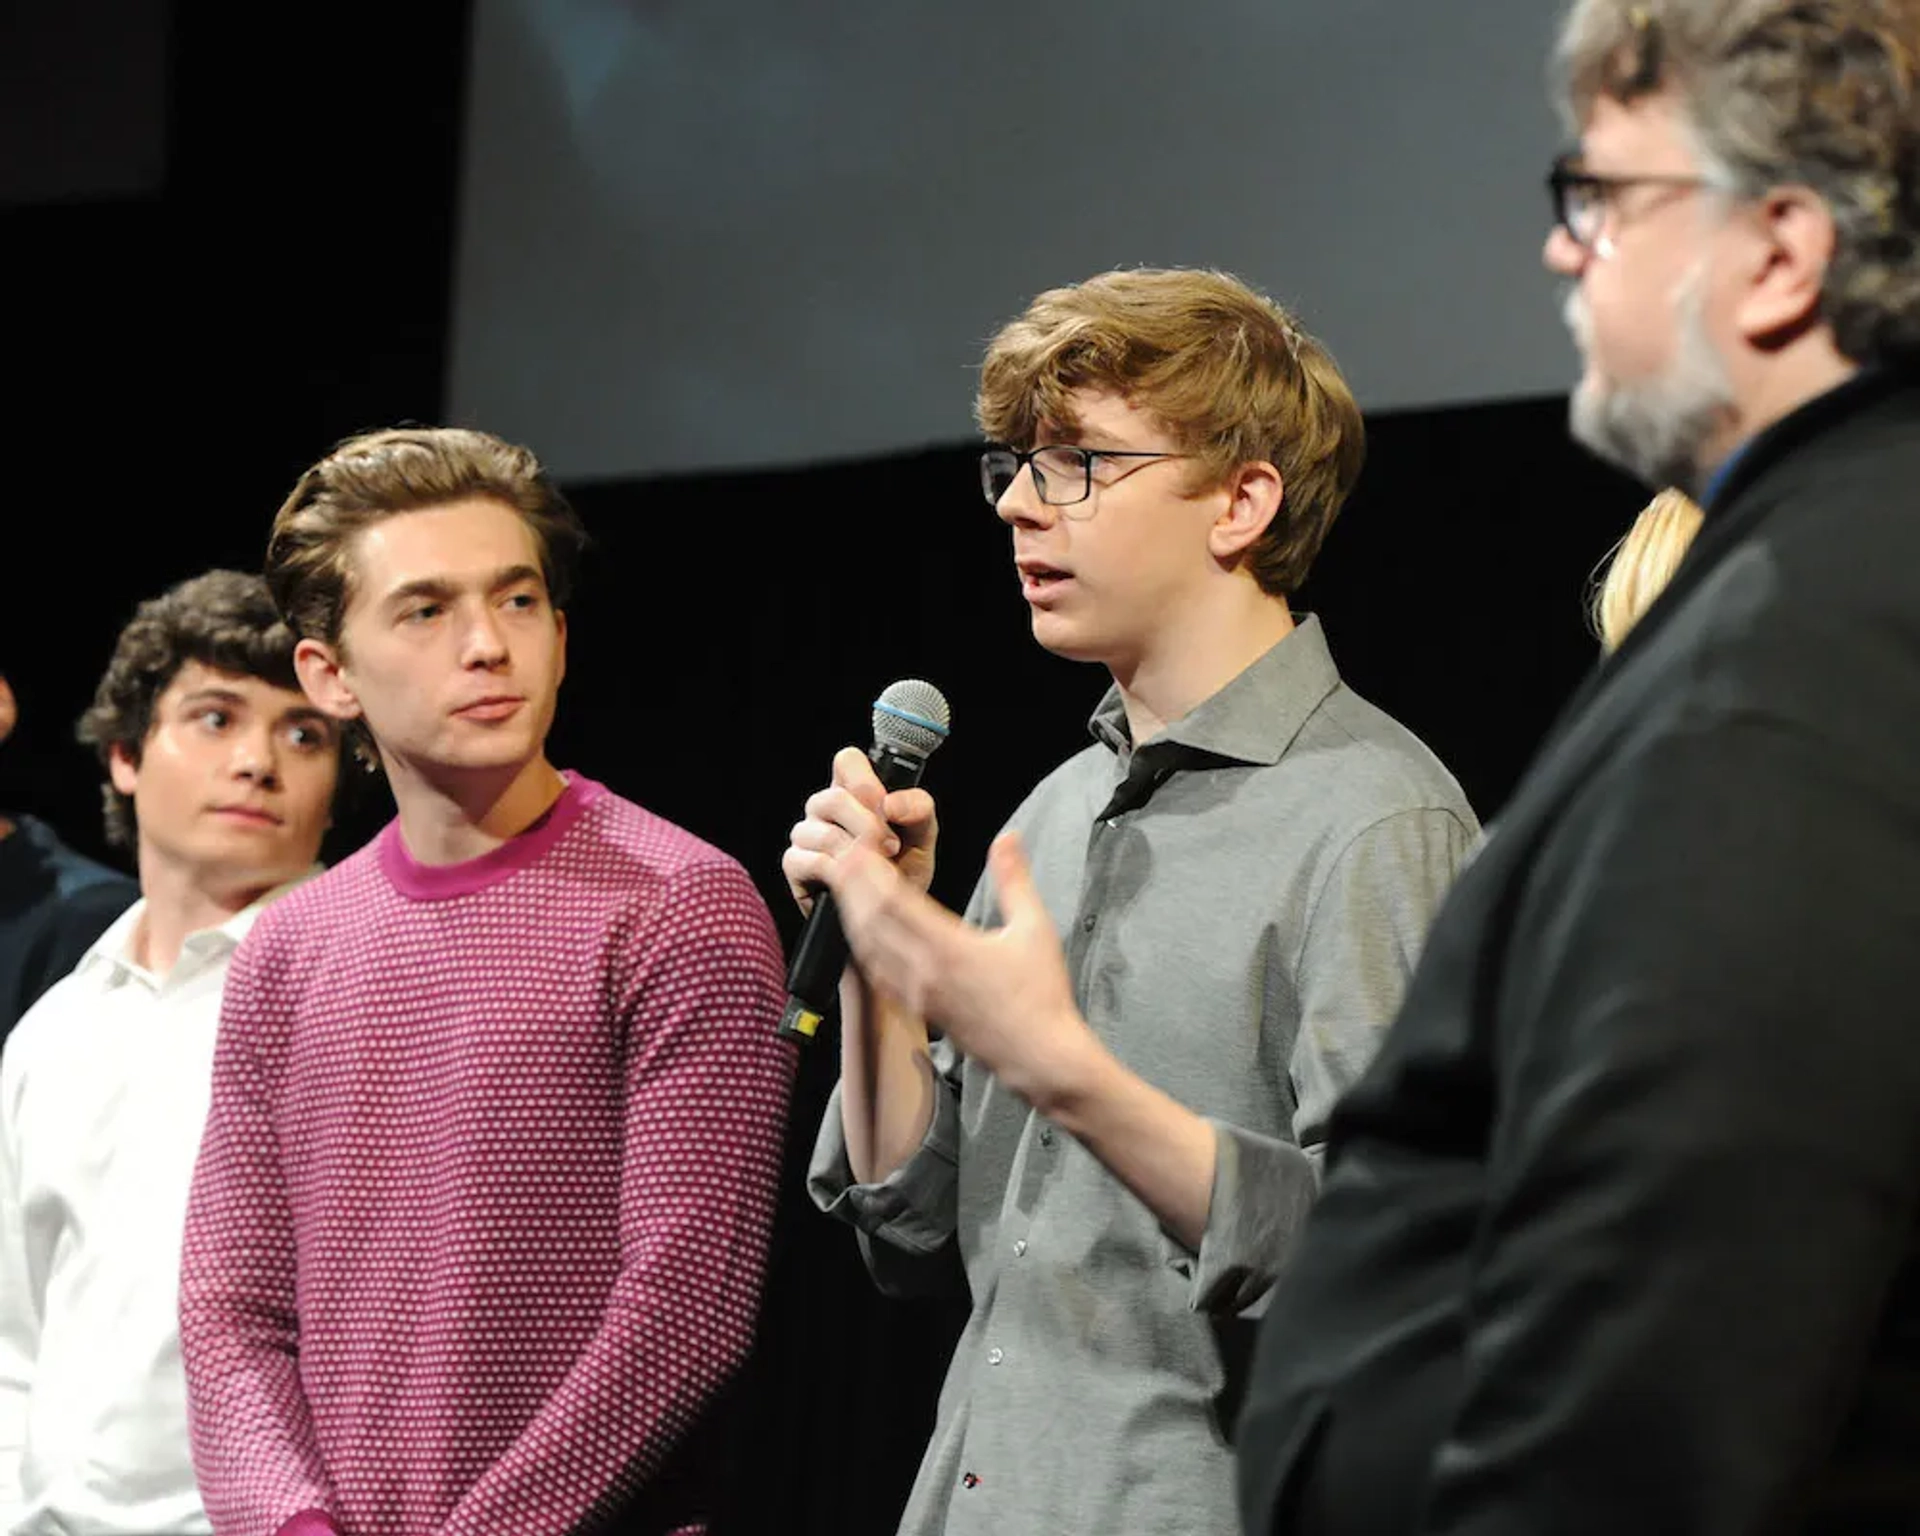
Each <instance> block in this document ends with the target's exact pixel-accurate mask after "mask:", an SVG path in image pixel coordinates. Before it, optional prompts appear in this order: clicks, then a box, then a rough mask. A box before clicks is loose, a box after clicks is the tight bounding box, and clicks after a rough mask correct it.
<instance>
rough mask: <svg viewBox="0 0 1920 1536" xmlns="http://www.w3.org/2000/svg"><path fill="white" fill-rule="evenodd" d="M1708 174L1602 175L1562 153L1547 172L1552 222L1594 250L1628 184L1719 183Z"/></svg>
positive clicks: (1702, 185) (1681, 185) (1690, 185)
mask: <svg viewBox="0 0 1920 1536" xmlns="http://www.w3.org/2000/svg"><path fill="white" fill-rule="evenodd" d="M1718 185H1719V183H1718V182H1716V181H1714V180H1713V179H1712V178H1711V177H1708V176H1600V175H1596V174H1595V173H1594V172H1592V171H1584V170H1581V169H1580V167H1579V164H1578V157H1576V156H1574V155H1570V154H1569V155H1561V156H1560V157H1559V158H1558V159H1557V160H1555V161H1554V162H1553V169H1552V170H1551V171H1550V172H1548V173H1547V193H1548V195H1549V196H1550V197H1551V198H1552V199H1553V222H1554V223H1556V224H1558V225H1559V226H1560V227H1561V228H1562V229H1564V230H1565V231H1566V232H1567V233H1568V234H1569V235H1571V236H1572V237H1573V240H1574V243H1575V244H1576V245H1578V246H1580V247H1581V248H1582V249H1584V250H1589V251H1590V250H1592V249H1593V248H1594V245H1595V243H1596V242H1597V241H1598V240H1599V238H1600V232H1601V230H1602V229H1604V228H1605V227H1606V222H1607V210H1608V208H1609V207H1611V206H1612V203H1613V197H1614V194H1615V193H1617V192H1619V191H1620V190H1621V189H1622V188H1625V187H1640V186H1646V187H1717V186H1718Z"/></svg>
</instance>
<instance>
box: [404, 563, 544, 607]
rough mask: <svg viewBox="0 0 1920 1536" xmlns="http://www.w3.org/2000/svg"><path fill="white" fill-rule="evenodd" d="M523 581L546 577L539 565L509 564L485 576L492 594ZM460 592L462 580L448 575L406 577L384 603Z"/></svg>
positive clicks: (443, 598)
mask: <svg viewBox="0 0 1920 1536" xmlns="http://www.w3.org/2000/svg"><path fill="white" fill-rule="evenodd" d="M523 581H538V582H541V583H542V584H543V585H544V583H545V578H544V577H543V576H542V575H541V574H540V567H539V566H537V565H506V566H502V567H501V568H500V569H499V570H497V571H495V572H494V573H493V574H492V575H491V576H489V577H487V578H486V583H485V586H486V591H487V592H488V593H489V594H491V593H494V592H501V591H504V590H505V589H506V588H508V587H517V586H518V585H520V583H521V582H523ZM459 595H460V584H459V583H458V582H455V581H451V580H449V579H448V578H447V577H445V576H422V577H420V578H419V579H418V580H416V581H403V582H401V583H400V585H399V586H397V587H395V588H394V589H393V590H392V591H391V592H389V593H388V594H387V595H386V596H385V597H384V598H382V599H381V606H382V607H385V608H397V607H399V606H400V605H401V604H402V603H407V602H411V601H412V600H414V599H415V598H428V599H430V600H432V601H434V602H445V601H446V600H447V599H449V598H453V597H458V596H459Z"/></svg>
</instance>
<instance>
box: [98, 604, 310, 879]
mask: <svg viewBox="0 0 1920 1536" xmlns="http://www.w3.org/2000/svg"><path fill="white" fill-rule="evenodd" d="M293 643H294V635H293V631H292V630H291V629H289V628H288V627H287V624H286V622H285V621H284V620H283V619H282V618H281V617H280V614H279V611H278V610H277V609H276V608H275V607H274V604H273V597H272V594H271V593H269V592H268V591H267V584H266V582H264V581H263V580H261V579H260V577H258V576H248V575H244V574H242V573H241V572H239V571H208V572H207V573H206V574H205V575H202V576H194V577H190V578H189V579H188V580H186V581H183V582H180V583H179V584H177V585H175V586H172V587H169V588H168V589H167V590H166V591H165V592H163V593H162V594H161V595H160V596H158V597H155V598H150V599H149V600H148V601H146V602H144V603H142V604H141V605H140V606H139V607H138V608H137V609H135V610H134V615H133V619H132V621H131V622H130V623H128V625H127V627H126V628H125V629H123V630H121V631H120V638H119V640H118V641H117V642H115V644H114V648H113V659H112V660H111V661H109V662H108V663H107V670H106V674H105V675H104V676H103V677H102V678H101V679H100V686H99V687H98V688H96V689H95V690H94V694H93V705H92V707H91V708H90V709H88V710H87V712H86V713H85V714H84V715H82V716H81V717H80V723H79V726H78V727H77V730H76V734H77V735H78V736H79V738H80V740H81V741H82V742H83V743H84V744H85V745H87V746H90V747H92V748H93V749H94V750H95V751H96V752H97V753H98V754H99V756H100V762H101V764H102V765H103V766H105V765H106V764H107V763H108V762H109V761H110V760H111V758H112V755H113V749H114V748H115V747H119V748H120V749H121V751H123V752H124V753H126V755H127V757H128V759H129V760H130V761H132V762H134V763H136V764H137V763H139V761H140V755H141V752H142V750H143V749H144V748H145V746H146V741H147V733H148V731H150V730H151V729H152V727H153V708H154V704H155V702H156V701H157V700H158V699H159V697H160V695H161V694H163V693H165V692H166V690H167V685H168V684H169V683H171V682H172V681H173V679H174V677H175V676H176V674H178V672H179V671H180V669H181V667H183V666H185V665H186V664H187V663H188V662H190V661H197V662H199V663H200V664H201V665H202V666H208V667H217V668H219V669H220V670H221V671H222V672H234V673H238V674H240V675H241V676H244V677H257V678H259V679H260V680H261V681H262V682H267V683H271V684H273V686H274V687H276V688H288V689H291V690H293V691H294V692H296V693H298V692H299V691H300V680H299V678H297V677H296V676H295V675H294V670H293ZM105 793H106V823H107V841H108V842H110V843H115V844H118V845H120V846H122V847H128V848H131V847H133V846H134V844H135V842H136V840H137V838H136V830H137V829H136V824H135V821H134V814H133V801H132V799H131V798H130V797H129V796H127V795H123V794H122V793H120V791H119V790H117V789H115V788H114V787H113V783H112V781H111V780H109V781H108V783H107V785H106V791H105Z"/></svg>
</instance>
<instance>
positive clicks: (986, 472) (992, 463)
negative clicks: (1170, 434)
mask: <svg viewBox="0 0 1920 1536" xmlns="http://www.w3.org/2000/svg"><path fill="white" fill-rule="evenodd" d="M1191 457H1192V455H1191V454H1186V453H1162V452H1160V451H1158V450H1156V449H1151V448H1145V449H1141V448H1076V447H1073V446H1071V445H1069V444H1066V443H1048V444H1045V445H1044V446H1042V447H1039V448H1030V449H1028V450H1027V451H1026V452H1024V453H1023V452H1021V451H1020V450H1019V449H1018V448H1006V447H1002V446H999V445H995V446H994V447H991V448H988V449H987V450H986V451H985V452H984V453H982V454H981V455H980V491H981V494H982V495H984V496H985V497H986V498H987V505H988V506H990V507H998V506H999V505H1000V498H1001V497H1002V496H1004V495H1006V494H1007V491H1008V490H1009V489H1010V488H1011V487H1012V485H1013V482H1014V481H1015V480H1017V479H1019V477H1020V467H1021V465H1023V464H1024V465H1025V466H1026V467H1027V468H1028V469H1030V470H1031V471H1032V472H1033V488H1034V491H1035V492H1036V493H1037V494H1038V495H1039V497H1040V499H1041V500H1042V501H1044V502H1045V503H1046V504H1047V505H1048V506H1050V507H1070V506H1072V505H1074V504H1075V503H1076V502H1081V501H1085V500H1086V499H1087V498H1088V497H1089V496H1091V495H1092V494H1093V461H1094V460H1095V459H1186V458H1191ZM1135 468H1138V469H1145V468H1146V465H1144V464H1140V465H1136V466H1135ZM1132 473H1133V471H1132V470H1128V471H1127V474H1132ZM1124 479H1126V475H1118V476H1116V477H1115V478H1114V480H1112V481H1108V482H1106V483H1108V484H1116V483H1118V481H1120V480H1124Z"/></svg>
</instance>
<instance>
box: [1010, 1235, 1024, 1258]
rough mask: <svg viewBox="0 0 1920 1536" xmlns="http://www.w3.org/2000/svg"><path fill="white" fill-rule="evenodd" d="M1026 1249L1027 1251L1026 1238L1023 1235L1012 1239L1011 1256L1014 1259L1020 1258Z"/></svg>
mask: <svg viewBox="0 0 1920 1536" xmlns="http://www.w3.org/2000/svg"><path fill="white" fill-rule="evenodd" d="M1026 1251H1027V1240H1026V1239H1025V1238H1024V1237H1016V1238H1015V1239H1014V1240H1013V1256H1014V1257H1015V1258H1016V1259H1017V1258H1020V1257H1022V1256H1024V1255H1025V1253H1026Z"/></svg>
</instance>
